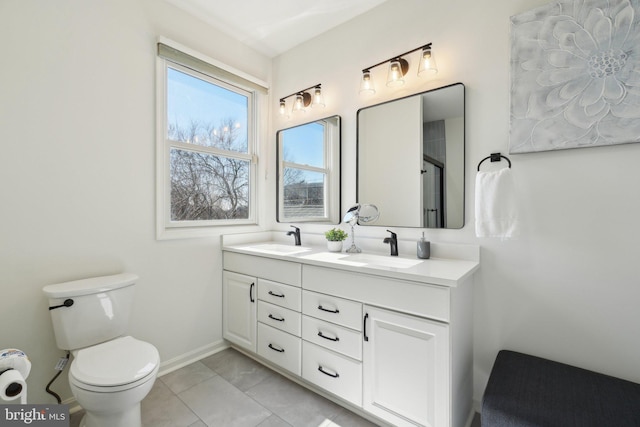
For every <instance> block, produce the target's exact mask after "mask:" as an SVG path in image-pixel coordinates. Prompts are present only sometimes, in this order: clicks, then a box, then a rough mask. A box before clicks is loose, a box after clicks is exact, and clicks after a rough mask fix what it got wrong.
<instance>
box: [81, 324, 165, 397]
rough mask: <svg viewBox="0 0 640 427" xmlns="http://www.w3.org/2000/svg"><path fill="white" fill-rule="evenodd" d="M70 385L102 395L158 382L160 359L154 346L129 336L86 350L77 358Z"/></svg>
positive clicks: (82, 350)
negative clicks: (155, 379) (156, 377)
mask: <svg viewBox="0 0 640 427" xmlns="http://www.w3.org/2000/svg"><path fill="white" fill-rule="evenodd" d="M74 356H75V357H74V360H73V362H72V363H71V368H70V369H69V381H71V382H72V383H73V384H74V385H75V386H77V387H79V388H82V389H85V390H92V391H98V392H106V393H109V392H116V391H122V390H127V389H130V388H133V387H136V386H138V385H140V384H143V383H145V382H146V381H149V380H150V379H154V378H155V373H156V372H157V371H158V365H159V361H160V357H159V355H158V350H157V349H156V348H155V347H154V346H153V345H151V344H149V343H147V342H144V341H140V340H137V339H135V338H133V337H130V336H126V337H121V338H116V339H114V340H111V341H107V342H104V343H101V344H98V345H94V346H91V347H87V348H83V349H81V350H79V351H78V352H77V353H75V354H74Z"/></svg>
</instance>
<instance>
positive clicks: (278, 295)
mask: <svg viewBox="0 0 640 427" xmlns="http://www.w3.org/2000/svg"><path fill="white" fill-rule="evenodd" d="M269 295H271V296H273V297H278V298H284V294H274V293H273V292H271V291H269Z"/></svg>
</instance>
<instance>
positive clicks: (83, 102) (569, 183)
mask: <svg viewBox="0 0 640 427" xmlns="http://www.w3.org/2000/svg"><path fill="white" fill-rule="evenodd" d="M543 3H544V1H542V0H516V1H514V0H494V1H493V2H492V3H491V5H490V6H487V5H486V3H485V2H475V1H472V0H450V1H447V2H425V1H424V0H390V1H389V2H388V3H386V4H384V5H382V6H381V7H379V8H377V9H375V10H373V11H371V12H370V13H367V14H366V15H364V16H363V17H361V18H359V19H357V20H356V21H354V22H352V23H349V24H346V25H342V26H340V27H338V28H336V29H335V30H332V31H330V32H328V33H325V34H323V35H322V36H320V37H318V38H316V39H314V40H312V41H310V42H308V43H306V44H304V45H303V46H300V47H299V48H296V49H294V50H292V51H290V52H288V53H286V54H284V55H282V56H281V57H279V58H276V59H275V60H274V62H273V69H271V61H270V60H268V59H267V58H265V57H263V56H261V55H259V54H257V53H256V52H254V51H253V50H251V49H248V48H246V47H244V46H242V45H241V44H240V43H238V42H235V41H233V40H231V39H229V38H228V37H226V36H224V35H222V34H220V33H219V32H217V31H215V30H213V29H211V28H209V27H208V26H206V25H205V24H203V23H201V22H200V21H198V20H196V19H194V18H191V17H189V16H187V15H185V14H184V13H182V12H180V11H179V10H177V9H175V8H173V7H171V6H170V5H168V4H165V2H163V1H159V0H136V1H133V0H110V1H92V2H87V1H85V0H58V1H56V2H43V1H37V0H4V1H2V2H0V36H2V39H3V40H5V44H4V45H3V54H2V59H3V61H2V66H0V138H1V139H0V144H1V147H2V152H1V153H0V182H1V184H0V200H1V201H2V205H1V209H0V291H1V292H2V295H1V296H0V325H1V326H0V348H7V347H17V348H20V349H22V350H24V351H26V352H27V353H28V354H29V356H30V357H31V360H32V362H33V364H34V367H33V371H32V374H31V376H30V377H29V380H28V385H29V401H30V402H34V403H35V402H38V403H39V402H53V398H51V397H50V396H49V395H47V394H45V392H44V390H43V389H44V386H45V385H46V383H47V382H48V380H49V379H50V378H51V376H52V375H53V373H54V372H53V366H54V364H55V362H56V360H57V358H58V357H59V356H60V355H62V354H63V353H62V352H61V351H59V350H57V349H56V347H55V342H54V339H53V332H52V329H51V326H50V320H49V317H48V316H49V314H48V312H47V310H46V307H47V305H46V301H45V300H44V298H43V296H42V294H41V288H42V287H43V286H44V285H46V284H49V283H55V282H59V281H63V280H70V279H76V278H81V277H85V276H88V275H98V274H110V273H115V272H120V271H132V272H135V273H138V274H139V275H140V276H141V280H140V282H139V286H138V288H137V293H138V298H137V301H136V308H137V310H136V315H135V316H134V319H133V325H132V331H131V332H132V333H133V334H134V335H136V336H138V337H140V338H142V339H145V340H148V341H150V342H153V343H154V344H156V345H157V346H158V348H159V349H160V353H161V357H162V359H163V360H164V361H170V360H172V359H174V358H177V357H180V356H183V355H185V354H188V353H190V352H194V353H198V351H201V350H202V349H203V348H204V349H207V348H211V346H212V345H215V344H216V343H218V342H219V341H220V339H221V320H220V319H221V312H220V296H221V290H220V289H221V286H220V271H219V270H220V255H219V243H218V239H216V238H209V239H195V240H174V241H160V242H159V241H156V240H155V234H154V227H155V212H154V195H155V182H154V178H155V170H154V165H155V139H154V138H155V135H154V123H155V122H154V120H155V119H154V114H155V104H154V97H155V90H154V76H155V69H154V66H155V63H154V42H155V38H156V37H157V36H158V35H163V36H166V37H169V38H171V39H174V40H176V41H178V42H180V43H182V44H184V45H187V46H190V47H191V48H193V49H195V50H198V51H200V52H202V53H204V54H206V55H208V56H211V57H214V58H216V59H218V60H220V61H222V62H224V63H227V64H229V65H231V66H234V67H236V68H238V69H240V70H242V71H245V72H247V73H250V74H253V75H255V76H256V77H258V78H260V79H262V80H266V81H270V80H271V74H272V75H273V76H274V77H273V84H274V86H273V90H272V92H271V93H272V95H271V96H272V100H271V104H270V105H271V107H273V108H275V107H276V104H277V99H278V97H280V96H284V95H287V94H289V93H292V92H295V91H297V90H299V89H301V88H305V87H308V86H310V85H314V84H316V83H322V87H323V91H324V93H325V96H326V103H327V108H326V109H325V110H324V111H323V112H321V113H316V112H315V110H312V112H310V113H307V115H306V118H305V121H306V120H314V119H317V118H320V117H326V116H330V115H332V114H339V115H341V116H342V118H343V123H342V130H343V133H342V134H343V156H342V160H343V165H344V169H343V171H344V178H343V179H344V181H343V200H342V202H343V211H344V210H345V209H346V207H347V206H348V205H349V204H350V203H353V202H354V201H355V135H356V111H357V110H358V109H359V108H362V107H364V106H367V105H372V104H375V103H378V102H381V101H386V100H388V99H391V98H395V97H400V96H404V95H408V94H410V93H415V92H419V91H422V90H426V89H432V88H435V87H438V86H442V85H445V84H449V83H454V82H458V81H460V82H463V83H464V84H465V85H466V94H467V129H466V130H467V132H466V135H467V164H466V173H467V177H466V186H467V197H466V206H467V213H466V222H467V225H466V226H465V227H464V228H463V229H462V230H427V238H428V239H430V240H432V241H439V242H462V243H479V244H480V245H482V267H481V270H480V272H479V273H478V274H477V280H476V282H475V325H476V329H475V371H476V390H475V398H476V399H479V398H480V396H481V393H482V390H483V388H484V384H485V381H486V378H487V375H488V373H489V371H490V369H491V366H492V363H493V359H494V357H495V354H496V352H497V351H498V349H500V348H512V349H516V350H521V351H525V352H530V353H533V354H538V355H541V356H545V357H550V358H554V359H558V360H562V361H565V362H568V363H572V364H575V365H578V366H582V367H585V368H589V369H595V370H598V371H601V372H605V373H608V374H612V375H616V376H620V377H623V378H627V379H630V380H633V381H636V382H640V371H639V370H638V369H637V361H638V360H640V340H638V339H637V334H638V325H640V310H637V307H636V306H637V304H638V301H640V285H639V283H638V282H639V281H638V274H637V272H636V269H635V265H634V263H635V262H637V261H636V258H637V253H638V251H637V240H638V237H639V236H640V224H639V222H638V221H637V212H638V211H639V210H640V197H639V196H640V190H638V186H637V183H638V182H640V168H638V167H637V159H638V157H639V156H640V145H639V144H629V145H620V146H615V147H603V148H590V149H578V150H569V151H563V152H552V153H550V152H547V153H538V154H526V155H513V156H511V160H512V162H513V171H514V174H515V177H516V179H517V183H518V187H519V189H520V191H519V196H520V207H521V209H522V212H523V213H524V226H523V233H522V237H521V238H520V239H519V240H518V241H513V242H499V241H494V240H484V239H483V240H478V239H476V238H475V237H474V232H473V212H472V210H471V209H470V207H472V206H473V201H474V198H473V183H474V174H475V168H476V165H477V162H478V161H479V160H480V159H482V158H483V157H485V156H486V155H488V154H489V153H490V152H492V151H502V152H503V153H505V154H506V153H507V149H508V112H509V73H508V70H509V37H508V34H509V16H510V15H513V14H516V13H519V12H522V11H525V10H528V9H530V8H532V7H535V6H538V5H541V4H543ZM429 41H431V42H433V43H434V54H435V55H436V58H437V61H438V66H439V68H440V73H439V74H438V75H437V76H436V79H435V80H427V81H419V80H418V79H417V78H414V79H413V80H409V81H408V84H407V85H405V86H404V87H403V88H401V89H400V90H395V91H391V90H389V89H387V88H385V87H384V86H383V85H380V84H378V92H377V94H376V95H375V96H374V97H373V98H367V99H364V98H361V97H359V96H358V93H357V92H358V84H359V78H360V71H361V70H362V68H364V67H366V66H369V65H371V64H374V63H376V62H378V61H381V60H383V59H385V58H388V57H391V56H392V55H396V54H398V53H401V52H404V51H406V50H409V49H411V48H414V47H418V46H420V45H422V44H424V43H426V42H429ZM413 65H414V68H413V70H411V71H414V70H415V64H413ZM300 122H301V121H300ZM300 122H298V123H294V122H293V121H289V122H283V121H280V119H279V118H277V117H276V118H274V119H273V121H272V125H271V130H270V132H269V135H268V138H266V139H263V142H265V141H266V142H268V145H269V147H268V151H265V152H263V153H261V164H262V166H263V167H264V170H262V171H261V174H260V184H261V187H260V191H261V198H262V201H263V202H265V201H266V202H267V203H264V204H263V206H262V207H261V211H260V212H261V215H262V216H263V217H264V218H266V221H263V226H264V227H266V228H269V227H271V226H273V227H275V228H277V229H281V230H282V231H285V230H287V229H288V228H289V224H276V222H275V181H274V179H275V164H276V163H275V132H276V130H277V129H281V128H285V127H290V126H292V125H295V124H299V123H300ZM489 166H490V165H489ZM483 167H484V166H483ZM265 179H266V182H265V181H264V180H265ZM265 184H266V185H265ZM302 229H303V236H304V233H308V232H314V233H320V232H321V231H324V230H326V229H327V227H326V226H320V225H303V226H302ZM227 231H228V230H227ZM234 231H235V230H234ZM397 231H398V234H399V237H400V238H401V239H417V238H418V237H419V236H420V232H421V230H418V229H398V230H397ZM357 232H358V234H359V235H368V236H371V237H376V238H378V237H379V238H380V242H381V246H382V238H383V237H384V236H385V235H386V234H387V233H386V232H385V231H384V228H380V227H373V228H367V229H364V228H362V227H361V228H360V229H359V230H358V231H357ZM303 238H304V237H303ZM385 249H386V248H384V247H382V249H381V250H385ZM54 389H55V390H57V391H59V392H60V393H61V394H62V395H63V398H67V397H69V396H70V392H69V390H68V386H67V385H66V379H64V378H63V379H61V380H59V382H56V385H55V386H54Z"/></svg>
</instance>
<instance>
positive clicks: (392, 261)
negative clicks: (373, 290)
mask: <svg viewBox="0 0 640 427" xmlns="http://www.w3.org/2000/svg"><path fill="white" fill-rule="evenodd" d="M302 258H306V259H311V260H316V261H326V262H335V263H337V264H347V265H353V266H357V267H374V268H375V267H383V268H410V267H413V266H416V265H418V264H420V263H422V261H421V260H417V259H416V260H414V259H406V258H396V257H392V256H385V255H374V254H354V255H349V254H346V253H336V252H319V253H315V254H309V255H305V256H303V257H302Z"/></svg>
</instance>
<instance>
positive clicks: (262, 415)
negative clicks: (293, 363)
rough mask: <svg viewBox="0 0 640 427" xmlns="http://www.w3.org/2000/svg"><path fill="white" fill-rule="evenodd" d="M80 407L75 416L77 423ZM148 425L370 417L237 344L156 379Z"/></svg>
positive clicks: (221, 425)
mask: <svg viewBox="0 0 640 427" xmlns="http://www.w3.org/2000/svg"><path fill="white" fill-rule="evenodd" d="M82 415H83V414H82V413H81V412H80V413H76V414H73V415H72V416H71V427H78V426H79V425H80V420H81V418H82ZM142 424H143V426H145V427H147V426H148V427H206V426H210V427H213V426H215V427H235V426H238V427H305V426H308V427H338V426H340V427H367V426H375V424H372V423H371V422H369V421H367V420H365V419H363V418H361V417H359V416H357V415H356V414H354V413H352V412H350V411H348V410H346V409H344V408H342V407H341V406H338V405H336V404H335V403H333V402H331V401H329V400H327V399H325V398H324V397H322V396H319V395H317V394H315V393H313V392H311V391H309V390H307V389H306V388H304V387H301V386H300V385H298V384H296V383H294V382H292V381H290V380H288V379H286V378H285V377H283V376H282V375H280V374H278V373H276V372H274V371H272V370H270V369H268V368H266V367H264V366H263V365H261V364H259V363H258V362H256V361H254V360H253V359H251V358H249V357H247V356H245V355H243V354H241V353H239V352H238V351H236V350H233V349H226V350H223V351H221V352H219V353H216V354H214V355H213V356H210V357H207V358H205V359H202V360H200V361H198V362H195V363H192V364H191V365H188V366H185V367H184V368H182V369H179V370H177V371H174V372H171V373H169V374H167V375H164V376H162V377H160V378H158V379H157V380H156V383H155V384H154V386H153V389H152V390H151V392H150V393H149V395H148V396H147V397H146V398H145V399H144V400H143V401H142Z"/></svg>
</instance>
